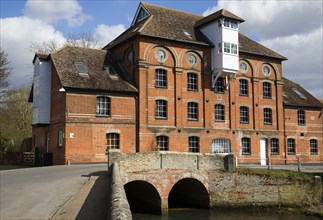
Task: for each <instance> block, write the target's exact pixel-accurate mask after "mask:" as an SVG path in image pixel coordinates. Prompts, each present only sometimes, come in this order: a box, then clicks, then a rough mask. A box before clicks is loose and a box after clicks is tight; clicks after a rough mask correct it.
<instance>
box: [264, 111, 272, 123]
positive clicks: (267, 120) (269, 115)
mask: <svg viewBox="0 0 323 220" xmlns="http://www.w3.org/2000/svg"><path fill="white" fill-rule="evenodd" d="M272 123H273V120H272V110H271V109H270V108H264V124H265V125H271V124H272Z"/></svg>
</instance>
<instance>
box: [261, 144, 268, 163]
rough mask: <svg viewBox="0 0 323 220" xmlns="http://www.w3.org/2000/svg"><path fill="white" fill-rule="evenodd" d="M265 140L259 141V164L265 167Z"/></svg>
mask: <svg viewBox="0 0 323 220" xmlns="http://www.w3.org/2000/svg"><path fill="white" fill-rule="evenodd" d="M266 161H267V160H266V139H260V164H261V165H266V164H267V163H266Z"/></svg>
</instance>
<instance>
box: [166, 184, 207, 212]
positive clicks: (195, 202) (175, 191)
mask: <svg viewBox="0 0 323 220" xmlns="http://www.w3.org/2000/svg"><path fill="white" fill-rule="evenodd" d="M209 207H210V196H209V193H208V191H207V189H206V188H205V186H204V184H203V183H202V182H200V181H199V180H197V179H195V178H183V179H181V180H179V181H178V182H177V183H176V184H175V185H174V186H173V187H172V189H171V191H170V193H169V196H168V208H209Z"/></svg>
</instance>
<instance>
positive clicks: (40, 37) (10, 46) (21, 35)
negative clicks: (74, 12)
mask: <svg viewBox="0 0 323 220" xmlns="http://www.w3.org/2000/svg"><path fill="white" fill-rule="evenodd" d="M0 24H1V25H0V28H1V29H0V39H1V47H2V48H3V50H5V51H6V53H7V54H8V59H9V60H10V65H11V66H12V68H13V71H12V72H13V73H12V75H11V76H10V78H9V81H10V84H11V85H13V86H15V87H19V86H26V85H30V83H31V79H32V74H33V66H32V59H33V56H34V53H33V52H32V51H30V49H29V47H30V44H31V42H43V41H48V40H49V39H56V40H57V41H58V42H64V41H65V38H64V36H63V34H62V33H60V32H59V31H57V30H55V28H54V27H53V26H52V25H49V24H46V23H45V22H43V21H40V20H33V19H30V18H28V17H26V16H22V17H12V18H4V19H1V20H0Z"/></svg>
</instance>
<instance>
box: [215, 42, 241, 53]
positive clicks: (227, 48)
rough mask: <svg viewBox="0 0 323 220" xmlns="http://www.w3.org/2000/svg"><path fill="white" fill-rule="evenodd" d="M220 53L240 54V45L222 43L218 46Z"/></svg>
mask: <svg viewBox="0 0 323 220" xmlns="http://www.w3.org/2000/svg"><path fill="white" fill-rule="evenodd" d="M218 51H219V53H227V54H234V55H237V54H238V45H237V44H232V43H228V42H222V43H219V44H218Z"/></svg>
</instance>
